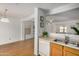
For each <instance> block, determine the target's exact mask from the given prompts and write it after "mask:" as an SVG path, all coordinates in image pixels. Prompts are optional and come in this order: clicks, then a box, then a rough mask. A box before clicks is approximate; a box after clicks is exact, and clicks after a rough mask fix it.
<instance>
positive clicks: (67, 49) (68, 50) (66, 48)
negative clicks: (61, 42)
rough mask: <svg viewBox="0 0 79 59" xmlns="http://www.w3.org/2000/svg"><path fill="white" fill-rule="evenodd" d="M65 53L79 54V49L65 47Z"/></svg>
mask: <svg viewBox="0 0 79 59" xmlns="http://www.w3.org/2000/svg"><path fill="white" fill-rule="evenodd" d="M63 53H64V56H79V50H76V49H72V48H69V47H64V49H63Z"/></svg>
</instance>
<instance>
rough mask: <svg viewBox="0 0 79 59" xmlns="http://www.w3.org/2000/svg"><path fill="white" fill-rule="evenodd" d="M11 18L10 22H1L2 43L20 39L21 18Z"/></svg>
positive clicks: (0, 35)
mask: <svg viewBox="0 0 79 59" xmlns="http://www.w3.org/2000/svg"><path fill="white" fill-rule="evenodd" d="M9 19H10V23H3V22H0V45H1V44H6V43H11V42H15V41H18V40H20V29H21V28H20V20H19V19H16V18H9Z"/></svg>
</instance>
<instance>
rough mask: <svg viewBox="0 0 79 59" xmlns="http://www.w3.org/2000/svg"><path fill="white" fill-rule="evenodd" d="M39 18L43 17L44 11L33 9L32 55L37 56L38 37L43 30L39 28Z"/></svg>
mask: <svg viewBox="0 0 79 59" xmlns="http://www.w3.org/2000/svg"><path fill="white" fill-rule="evenodd" d="M40 16H45V13H44V11H43V10H42V9H41V8H35V10H34V21H35V38H34V54H35V55H38V51H39V49H38V48H39V45H38V44H39V36H41V35H42V32H43V31H44V28H40Z"/></svg>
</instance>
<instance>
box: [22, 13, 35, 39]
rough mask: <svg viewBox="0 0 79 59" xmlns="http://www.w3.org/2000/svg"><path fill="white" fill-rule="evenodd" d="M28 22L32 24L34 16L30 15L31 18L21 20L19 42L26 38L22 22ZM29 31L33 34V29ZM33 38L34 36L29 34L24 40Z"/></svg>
mask: <svg viewBox="0 0 79 59" xmlns="http://www.w3.org/2000/svg"><path fill="white" fill-rule="evenodd" d="M28 21H32V22H34V14H32V15H31V16H29V17H27V18H23V19H21V40H24V39H25V38H26V36H25V35H24V28H25V24H24V22H28ZM31 31H32V32H33V29H32V30H31ZM33 37H34V36H33V34H32V33H31V35H27V38H26V39H29V38H33Z"/></svg>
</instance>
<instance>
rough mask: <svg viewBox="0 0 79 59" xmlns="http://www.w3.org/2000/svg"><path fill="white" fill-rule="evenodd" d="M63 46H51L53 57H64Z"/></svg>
mask: <svg viewBox="0 0 79 59" xmlns="http://www.w3.org/2000/svg"><path fill="white" fill-rule="evenodd" d="M62 49H63V46H61V45H58V44H55V43H54V44H51V52H50V53H51V54H50V55H51V56H62V55H63V50H62Z"/></svg>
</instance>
